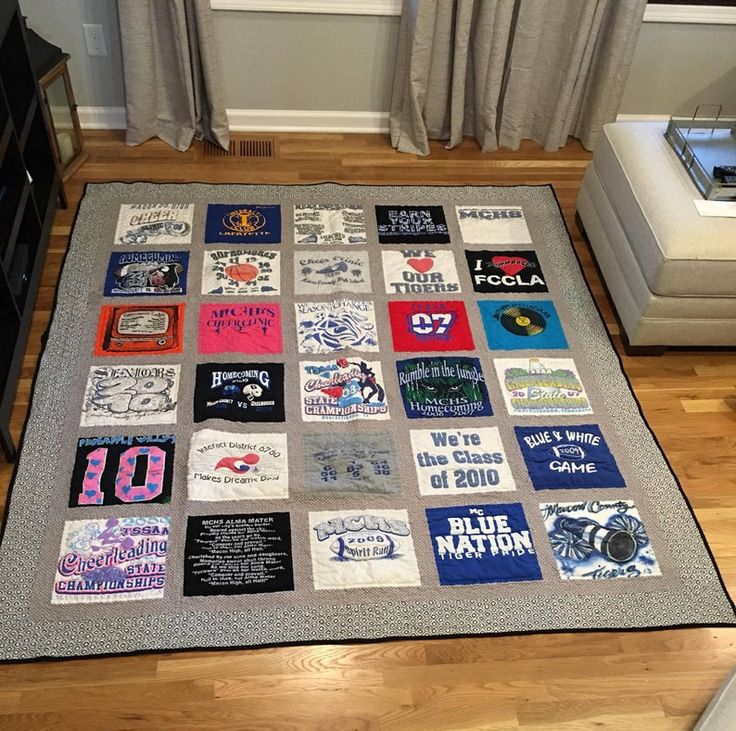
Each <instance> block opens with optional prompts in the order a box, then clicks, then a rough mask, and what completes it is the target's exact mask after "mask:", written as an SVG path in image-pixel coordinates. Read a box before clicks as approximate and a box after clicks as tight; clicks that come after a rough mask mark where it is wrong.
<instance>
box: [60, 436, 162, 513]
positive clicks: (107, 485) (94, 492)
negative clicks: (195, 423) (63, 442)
mask: <svg viewBox="0 0 736 731" xmlns="http://www.w3.org/2000/svg"><path fill="white" fill-rule="evenodd" d="M175 442H176V437H175V436H174V435H173V434H160V435H155V436H114V437H85V438H83V439H80V440H79V441H78V442H77V454H76V457H75V459H74V470H73V471H72V479H71V486H70V493H69V507H70V508H78V507H85V506H90V505H129V504H131V503H168V502H170V500H171V482H172V476H173V474H174V444H175Z"/></svg>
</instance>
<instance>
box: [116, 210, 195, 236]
mask: <svg viewBox="0 0 736 731" xmlns="http://www.w3.org/2000/svg"><path fill="white" fill-rule="evenodd" d="M193 219H194V204H193V203H124V204H123V205H121V206H120V212H119V213H118V222H117V226H116V227H115V243H116V244H125V245H126V246H132V245H143V244H147V245H149V246H150V245H151V244H179V245H186V244H191V243H192V221H193Z"/></svg>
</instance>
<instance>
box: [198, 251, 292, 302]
mask: <svg viewBox="0 0 736 731" xmlns="http://www.w3.org/2000/svg"><path fill="white" fill-rule="evenodd" d="M280 292H281V255H280V254H279V252H278V251H263V250H260V249H254V250H253V251H248V250H247V249H230V250H221V251H205V253H204V264H203V266H202V294H222V295H246V296H253V295H274V294H279V293H280Z"/></svg>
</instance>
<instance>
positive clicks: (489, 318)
mask: <svg viewBox="0 0 736 731" xmlns="http://www.w3.org/2000/svg"><path fill="white" fill-rule="evenodd" d="M478 307H479V308H480V314H481V317H482V318H483V327H484V329H485V331H486V340H487V342H488V347H489V348H490V349H491V350H563V349H567V347H568V345H567V338H566V337H565V332H564V330H563V329H562V323H561V322H560V318H559V316H558V315H557V310H556V309H555V306H554V304H553V302H552V300H481V301H479V302H478Z"/></svg>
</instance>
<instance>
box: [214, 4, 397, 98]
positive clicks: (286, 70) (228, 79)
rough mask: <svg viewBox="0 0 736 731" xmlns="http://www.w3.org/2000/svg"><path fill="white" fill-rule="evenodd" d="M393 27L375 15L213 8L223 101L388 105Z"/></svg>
mask: <svg viewBox="0 0 736 731" xmlns="http://www.w3.org/2000/svg"><path fill="white" fill-rule="evenodd" d="M336 1H337V0H336ZM398 30H399V25H398V18H395V17H381V16H376V15H372V16H371V15H315V14H303V15H296V14H293V13H245V12H233V11H224V10H223V11H217V12H216V13H215V32H216V34H217V39H218V41H219V42H220V49H219V50H220V66H221V72H222V74H223V76H224V79H225V96H226V100H227V106H228V107H229V108H235V109H308V110H315V109H318V110H325V109H328V110H349V111H383V110H387V109H388V108H389V105H390V100H391V75H392V72H393V65H394V58H395V56H396V40H397V36H398Z"/></svg>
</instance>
